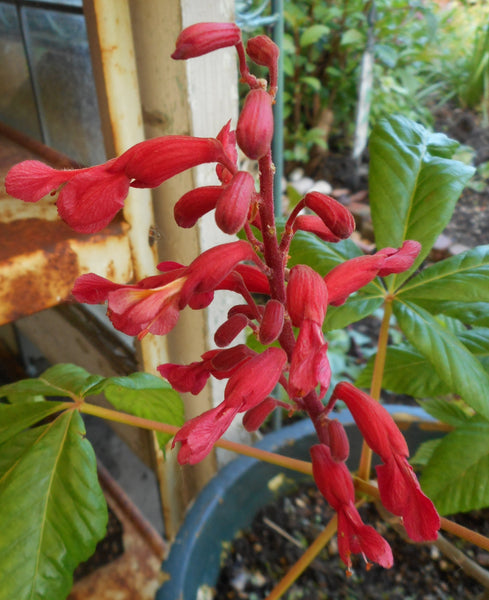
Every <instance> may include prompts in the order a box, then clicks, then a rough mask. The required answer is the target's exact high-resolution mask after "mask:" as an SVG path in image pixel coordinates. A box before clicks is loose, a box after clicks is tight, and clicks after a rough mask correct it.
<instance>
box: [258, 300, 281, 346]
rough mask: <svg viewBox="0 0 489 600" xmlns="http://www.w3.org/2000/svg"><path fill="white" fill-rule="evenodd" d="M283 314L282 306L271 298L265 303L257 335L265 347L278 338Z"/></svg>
mask: <svg viewBox="0 0 489 600" xmlns="http://www.w3.org/2000/svg"><path fill="white" fill-rule="evenodd" d="M284 313H285V309H284V305H283V304H282V303H281V302H279V301H278V300H274V299H273V298H272V299H271V300H269V301H268V302H267V303H266V305H265V311H264V313H263V318H262V322H261V324H260V330H259V334H258V339H259V340H260V343H262V344H263V345H265V346H267V345H268V344H271V343H272V342H274V341H275V340H276V339H277V338H278V336H279V335H280V334H281V333H282V327H283V326H284Z"/></svg>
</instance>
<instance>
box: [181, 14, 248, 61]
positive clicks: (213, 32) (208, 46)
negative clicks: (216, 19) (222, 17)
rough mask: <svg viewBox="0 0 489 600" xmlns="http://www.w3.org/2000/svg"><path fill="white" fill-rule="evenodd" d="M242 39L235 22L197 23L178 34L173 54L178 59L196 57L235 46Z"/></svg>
mask: <svg viewBox="0 0 489 600" xmlns="http://www.w3.org/2000/svg"><path fill="white" fill-rule="evenodd" d="M240 41H241V31H240V29H239V27H238V26H237V25H235V24H234V23H196V24H195V25H190V27H186V28H185V29H184V30H183V31H182V32H181V33H180V35H179V36H178V38H177V42H176V49H175V51H174V52H173V54H172V55H171V57H172V58H174V59H176V60H182V59H187V58H195V57H196V56H202V55H203V54H208V53H209V52H213V51H214V50H218V49H219V48H226V47H228V46H235V45H236V44H238V43H239V42H240Z"/></svg>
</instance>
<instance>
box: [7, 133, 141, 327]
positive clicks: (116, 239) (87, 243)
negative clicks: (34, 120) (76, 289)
mask: <svg viewBox="0 0 489 600" xmlns="http://www.w3.org/2000/svg"><path fill="white" fill-rule="evenodd" d="M1 134H2V128H0V179H1V180H2V182H3V180H4V179H5V175H6V174H7V171H8V169H9V168H10V167H11V166H12V165H13V164H15V163H16V162H19V161H21V160H27V159H33V158H36V159H40V160H43V159H45V158H46V156H47V158H48V159H50V160H48V161H47V162H50V163H51V164H53V163H54V164H55V165H56V166H65V167H66V166H73V164H72V163H70V162H69V160H68V159H63V157H62V155H59V154H58V153H56V152H54V153H53V151H48V150H45V147H44V146H42V144H39V143H34V145H33V146H32V147H30V148H25V147H24V146H21V145H20V144H19V143H18V142H17V141H15V140H13V139H10V138H8V137H5V136H4V135H1ZM20 141H23V140H20ZM39 152H42V153H41V154H39ZM45 154H46V156H45ZM54 202H55V199H54V198H49V197H48V198H47V199H43V200H41V201H40V202H36V203H32V204H30V203H25V202H22V201H20V200H16V199H14V198H10V197H9V196H8V195H7V193H6V192H5V188H4V185H2V186H1V190H0V325H3V324H5V323H9V322H11V321H14V320H16V319H19V318H20V317H23V316H26V315H30V314H33V313H35V312H38V311H40V310H43V309H45V308H50V307H52V306H56V305H57V304H59V303H61V302H64V301H66V300H69V298H70V293H71V289H72V287H73V283H74V281H75V279H76V278H77V277H78V276H79V275H81V274H83V273H87V272H90V271H92V272H95V273H97V274H99V275H102V276H104V277H109V278H110V279H114V280H116V281H119V282H121V283H122V282H126V281H129V280H130V279H131V278H132V256H131V249H130V243H129V238H128V235H127V233H128V230H129V226H128V225H127V224H126V223H125V222H123V221H122V220H116V221H114V222H113V223H112V224H111V225H109V227H107V228H106V229H104V230H103V231H102V232H99V233H96V234H90V235H87V234H78V233H75V232H73V231H72V230H71V229H70V228H69V227H68V226H67V225H65V224H64V223H63V222H62V221H61V220H60V219H59V218H58V217H57V214H56V207H55V206H54Z"/></svg>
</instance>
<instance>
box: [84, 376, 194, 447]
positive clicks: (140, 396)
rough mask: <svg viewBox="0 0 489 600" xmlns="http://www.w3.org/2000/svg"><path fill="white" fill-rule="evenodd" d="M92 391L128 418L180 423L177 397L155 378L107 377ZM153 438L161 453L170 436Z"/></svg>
mask: <svg viewBox="0 0 489 600" xmlns="http://www.w3.org/2000/svg"><path fill="white" fill-rule="evenodd" d="M95 391H103V393H104V394H105V397H106V398H107V400H108V401H109V402H110V403H111V404H112V405H113V406H114V407H115V408H117V409H118V410H122V411H124V412H127V413H129V414H131V415H135V416H137V417H143V418H145V419H151V420H153V421H159V422H161V423H166V424H168V425H176V426H178V427H180V426H181V425H183V423H184V407H183V402H182V399H181V397H180V395H179V394H178V393H177V392H175V390H173V389H172V388H171V386H170V385H169V384H168V383H167V382H166V381H164V380H163V379H162V378H161V377H157V376H156V375H151V374H150V373H133V374H132V375H129V376H128V377H109V378H107V379H105V380H104V381H103V382H101V383H100V384H99V385H98V386H97V388H95ZM156 437H157V439H158V443H159V445H160V447H161V448H162V449H163V450H164V448H165V446H166V444H167V443H168V441H169V440H170V439H171V438H172V435H169V434H165V433H161V432H158V433H157V434H156Z"/></svg>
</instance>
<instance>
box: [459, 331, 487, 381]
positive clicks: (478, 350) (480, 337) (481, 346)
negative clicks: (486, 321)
mask: <svg viewBox="0 0 489 600" xmlns="http://www.w3.org/2000/svg"><path fill="white" fill-rule="evenodd" d="M458 339H459V340H460V341H461V342H462V344H463V345H464V346H466V348H467V349H468V350H469V351H470V352H472V354H474V355H475V356H477V360H479V361H480V362H481V364H482V366H483V367H484V369H485V370H486V371H489V328H487V327H476V328H474V329H469V330H468V331H464V332H463V333H461V334H459V335H458Z"/></svg>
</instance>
